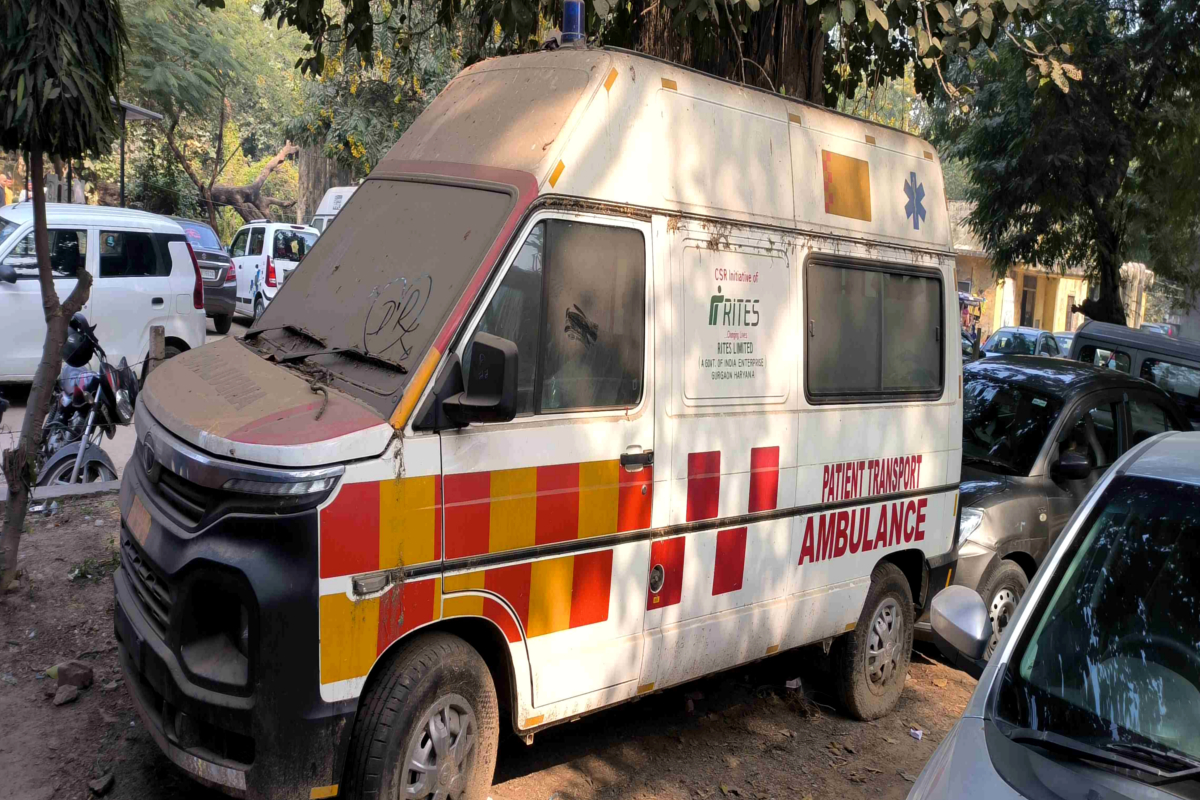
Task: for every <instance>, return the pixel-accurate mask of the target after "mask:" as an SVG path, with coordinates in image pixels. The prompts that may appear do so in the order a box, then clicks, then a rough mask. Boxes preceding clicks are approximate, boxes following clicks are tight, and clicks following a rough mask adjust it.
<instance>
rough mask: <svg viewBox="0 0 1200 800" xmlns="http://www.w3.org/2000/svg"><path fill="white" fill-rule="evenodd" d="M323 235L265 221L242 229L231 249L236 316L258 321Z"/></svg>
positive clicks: (305, 228) (293, 226) (254, 221)
mask: <svg viewBox="0 0 1200 800" xmlns="http://www.w3.org/2000/svg"><path fill="white" fill-rule="evenodd" d="M318 236H320V233H318V232H317V230H316V229H315V228H310V227H308V226H306V225H289V224H288V223H286V222H271V221H270V220H265V219H256V220H252V221H251V222H250V223H248V224H246V225H243V226H242V227H241V228H240V229H239V230H238V232H237V234H236V235H234V237H233V243H232V244H231V245H229V256H230V257H231V258H232V259H233V263H234V267H235V269H236V271H237V302H236V304H235V306H234V313H236V314H240V315H242V316H246V317H251V318H253V319H258V318H259V317H260V316H262V312H263V311H265V310H266V308H267V306H268V305H270V303H271V300H272V298H274V297H275V293H276V292H277V291H279V287H280V286H283V282H284V281H285V280H287V277H288V275H291V274H292V270H294V269H295V268H296V267H297V265H299V263H300V260H301V259H302V258H304V256H305V255H306V254H307V253H308V251H309V249H310V248H311V247H312V246H313V243H314V242H316V241H317V237H318Z"/></svg>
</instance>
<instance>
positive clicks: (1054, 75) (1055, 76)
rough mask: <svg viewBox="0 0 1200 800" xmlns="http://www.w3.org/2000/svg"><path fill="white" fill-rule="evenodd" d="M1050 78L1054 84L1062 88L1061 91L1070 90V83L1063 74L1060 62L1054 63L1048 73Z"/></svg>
mask: <svg viewBox="0 0 1200 800" xmlns="http://www.w3.org/2000/svg"><path fill="white" fill-rule="evenodd" d="M1050 79H1051V80H1053V81H1054V85H1055V86H1057V87H1058V88H1059V89H1062V91H1063V93H1064V94H1065V93H1067V92H1069V91H1071V85H1070V84H1069V83H1067V76H1066V75H1064V74H1063V68H1062V65H1061V64H1055V65H1054V70H1053V71H1052V72H1051V73H1050Z"/></svg>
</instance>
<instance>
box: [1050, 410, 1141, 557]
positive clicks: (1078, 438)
mask: <svg viewBox="0 0 1200 800" xmlns="http://www.w3.org/2000/svg"><path fill="white" fill-rule="evenodd" d="M1065 413H1066V414H1068V415H1069V416H1068V417H1067V418H1066V420H1065V424H1064V425H1063V426H1062V427H1061V428H1060V429H1059V433H1058V436H1057V440H1056V443H1055V447H1054V449H1052V450H1051V451H1050V457H1049V459H1047V462H1046V477H1045V486H1046V502H1047V508H1046V514H1047V515H1048V519H1047V532H1048V538H1047V541H1046V544H1045V546H1044V547H1040V548H1038V549H1037V551H1036V552H1034V553H1033V555H1034V557H1035V558H1037V559H1038V560H1039V563H1040V561H1041V558H1042V556H1043V555H1045V552H1046V550H1047V549H1048V548H1049V545H1051V544H1053V543H1054V541H1055V540H1056V539H1057V538H1058V535H1059V534H1060V533H1062V529H1063V527H1064V526H1066V524H1067V520H1069V519H1070V518H1071V515H1072V514H1073V513H1075V509H1076V508H1078V506H1079V504H1080V503H1081V502H1083V498H1084V497H1086V496H1087V493H1088V492H1089V491H1090V490H1091V488H1092V487H1093V486H1095V485H1096V484H1097V483H1099V482H1100V480H1101V479H1102V478H1103V477H1104V473H1105V472H1107V471H1108V468H1109V467H1110V466H1111V465H1112V464H1113V462H1114V461H1116V460H1117V458H1119V457H1120V455H1121V453H1123V452H1125V450H1126V449H1127V446H1128V445H1127V441H1128V437H1127V435H1126V428H1125V410H1124V393H1123V392H1119V391H1114V392H1101V393H1097V394H1092V395H1088V396H1087V397H1085V398H1083V399H1082V400H1080V401H1077V402H1076V404H1075V406H1074V407H1073V408H1071V409H1068V410H1067V411H1066V412H1065ZM1066 450H1074V451H1076V452H1079V453H1083V454H1084V455H1085V456H1087V457H1088V458H1089V459H1090V461H1091V463H1092V473H1091V474H1090V475H1089V476H1088V477H1087V478H1085V479H1084V480H1078V481H1075V480H1063V479H1061V478H1058V477H1057V476H1056V475H1055V474H1054V464H1055V462H1057V461H1058V457H1059V456H1060V455H1061V454H1062V453H1063V452H1064V451H1066Z"/></svg>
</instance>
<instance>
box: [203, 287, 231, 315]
mask: <svg viewBox="0 0 1200 800" xmlns="http://www.w3.org/2000/svg"><path fill="white" fill-rule="evenodd" d="M236 300H237V284H235V283H224V282H221V283H214V284H212V285H211V286H210V285H209V284H207V283H206V284H204V314H205V316H208V317H224V316H233V310H234V305H235V302H236Z"/></svg>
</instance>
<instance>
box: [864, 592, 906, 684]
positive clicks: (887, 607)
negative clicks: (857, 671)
mask: <svg viewBox="0 0 1200 800" xmlns="http://www.w3.org/2000/svg"><path fill="white" fill-rule="evenodd" d="M903 643H904V617H903V616H901V614H900V607H899V606H898V605H897V604H896V601H895V600H893V599H891V598H887V599H885V600H884V601H883V602H882V603H880V604H879V606H878V608H876V609H875V615H874V618H873V621H872V622H871V629H870V631H869V632H868V634H867V653H866V658H865V663H864V666H865V668H866V671H867V681H868V683H869V685H870V686H871V688H872V690H874V691H882V690H883V689H884V688H885V687H886V686H887V685H888V683H889V682H890V681H891V680H892V676H893V675H895V674H896V672H897V670H898V668H899V662H900V659H901V656H902V655H903V653H901V648H902V647H903Z"/></svg>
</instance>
